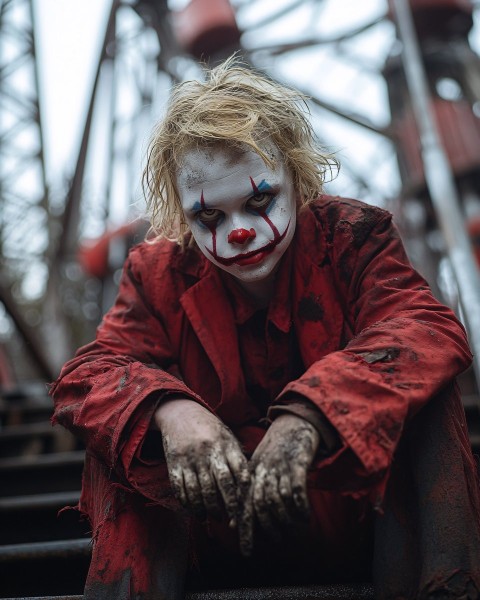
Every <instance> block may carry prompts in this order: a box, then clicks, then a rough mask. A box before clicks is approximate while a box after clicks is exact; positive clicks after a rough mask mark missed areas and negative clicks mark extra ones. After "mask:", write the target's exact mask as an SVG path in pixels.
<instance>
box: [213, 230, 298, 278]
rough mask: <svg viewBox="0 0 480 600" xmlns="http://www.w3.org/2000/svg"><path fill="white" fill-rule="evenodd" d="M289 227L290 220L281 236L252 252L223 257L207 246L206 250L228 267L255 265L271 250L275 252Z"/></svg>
mask: <svg viewBox="0 0 480 600" xmlns="http://www.w3.org/2000/svg"><path fill="white" fill-rule="evenodd" d="M289 227H290V221H288V225H287V227H286V228H285V231H284V232H283V233H282V234H281V235H280V236H278V237H277V238H275V239H273V240H272V241H271V242H269V243H268V244H267V245H266V246H263V248H258V250H252V251H251V252H245V253H244V254H237V255H236V256H232V257H230V258H222V257H221V256H216V255H215V254H214V253H213V252H212V251H211V250H210V249H209V248H206V250H207V251H208V252H209V254H211V255H212V257H213V258H214V260H216V261H217V262H218V263H220V264H221V265H224V266H227V267H228V266H230V265H233V264H238V265H240V266H244V265H254V264H256V263H259V262H261V261H262V260H263V258H265V256H267V254H270V253H271V252H273V250H274V249H275V247H276V246H278V244H279V243H280V242H281V241H282V240H283V239H284V238H285V236H286V235H287V231H288V229H289Z"/></svg>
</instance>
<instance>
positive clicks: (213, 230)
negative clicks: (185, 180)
mask: <svg viewBox="0 0 480 600" xmlns="http://www.w3.org/2000/svg"><path fill="white" fill-rule="evenodd" d="M200 206H201V207H202V210H205V209H206V208H207V206H206V204H205V198H204V197H203V190H202V193H201V195H200ZM205 226H206V227H208V229H209V230H210V233H211V234H212V250H210V249H209V248H207V247H206V246H205V248H207V250H208V251H209V252H210V254H212V256H216V254H217V226H216V224H215V223H211V224H209V223H205ZM212 251H213V252H212Z"/></svg>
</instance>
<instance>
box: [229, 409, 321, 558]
mask: <svg viewBox="0 0 480 600" xmlns="http://www.w3.org/2000/svg"><path fill="white" fill-rule="evenodd" d="M319 442H320V436H319V433H318V431H317V430H316V429H315V427H314V426H313V425H311V424H310V423H309V422H308V421H306V420H305V419H302V418H301V417H297V416H296V415H290V414H285V415H281V416H279V417H277V418H276V419H275V421H274V422H273V423H272V425H271V426H270V428H269V429H268V431H267V433H266V434H265V437H264V438H263V440H262V441H261V442H260V444H259V445H258V447H257V449H256V450H255V452H254V454H253V456H252V458H251V460H250V472H251V474H252V483H251V488H250V494H249V498H248V499H247V501H246V502H245V505H244V509H243V513H242V518H241V520H240V523H239V535H240V549H241V551H242V553H243V554H245V555H247V556H248V555H250V553H251V550H252V547H253V516H254V515H256V517H257V519H258V522H259V523H260V525H261V526H262V527H263V529H265V530H266V531H267V532H268V533H270V534H271V535H272V536H273V537H274V538H278V537H279V531H278V522H280V523H284V524H287V525H288V524H291V523H292V522H293V521H294V520H296V519H303V520H306V519H308V517H309V513H310V506H309V502H308V497H307V470H308V468H309V466H310V465H311V463H312V461H313V458H314V456H315V453H316V451H317V448H318V444H319Z"/></svg>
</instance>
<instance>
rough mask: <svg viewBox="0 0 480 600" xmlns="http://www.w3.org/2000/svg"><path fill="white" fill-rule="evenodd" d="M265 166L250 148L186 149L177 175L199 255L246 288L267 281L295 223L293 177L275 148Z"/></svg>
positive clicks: (288, 240)
mask: <svg viewBox="0 0 480 600" xmlns="http://www.w3.org/2000/svg"><path fill="white" fill-rule="evenodd" d="M275 155H276V156H275V158H276V161H277V165H276V168H275V169H273V170H272V169H270V168H268V166H267V165H265V163H264V162H263V160H262V159H261V158H260V156H258V154H256V153H255V152H253V151H250V150H247V151H244V152H242V151H238V150H237V151H235V150H233V149H230V148H227V147H225V146H218V147H215V148H200V149H195V150H190V151H188V152H187V153H186V154H185V157H184V159H183V161H182V166H181V168H180V169H179V172H178V175H177V186H178V191H179V194H180V201H181V203H182V208H183V211H184V214H185V220H186V222H187V223H188V225H189V226H190V229H191V230H192V234H193V236H194V238H195V241H196V242H197V245H198V247H199V248H200V250H201V251H202V252H203V254H204V255H205V256H206V257H207V258H208V259H209V260H210V261H211V262H213V263H214V264H215V265H216V266H217V267H219V268H220V269H223V270H224V271H227V273H230V274H231V275H233V276H234V277H236V278H237V279H238V280H239V282H240V283H241V284H242V285H243V286H244V287H246V288H247V289H248V287H249V285H252V286H254V285H255V284H256V283H257V282H266V283H268V282H271V281H272V280H273V277H274V275H275V268H276V266H277V265H278V262H279V260H280V258H281V257H282V255H283V254H284V252H285V250H286V249H287V248H288V246H289V245H290V242H291V241H292V238H293V235H294V233H295V225H296V195H295V190H294V187H293V182H292V178H291V176H290V175H289V173H288V172H287V169H286V167H285V165H284V163H283V160H282V159H281V158H280V154H279V152H278V150H276V149H275Z"/></svg>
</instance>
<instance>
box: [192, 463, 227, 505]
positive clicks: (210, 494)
mask: <svg viewBox="0 0 480 600" xmlns="http://www.w3.org/2000/svg"><path fill="white" fill-rule="evenodd" d="M197 475H198V482H199V483H200V489H201V493H202V498H203V504H204V506H205V509H206V511H207V512H208V513H210V514H212V515H215V516H219V515H220V513H221V507H220V503H219V498H218V492H217V484H216V482H215V478H214V476H213V474H212V473H211V472H210V471H208V470H207V469H205V468H203V469H199V471H198V473H197Z"/></svg>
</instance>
